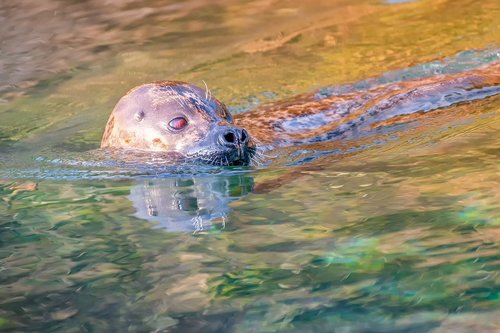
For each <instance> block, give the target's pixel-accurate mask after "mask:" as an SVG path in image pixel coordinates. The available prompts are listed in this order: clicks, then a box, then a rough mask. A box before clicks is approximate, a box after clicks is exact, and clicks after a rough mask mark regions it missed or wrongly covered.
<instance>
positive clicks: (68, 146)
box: [0, 0, 500, 333]
mask: <svg viewBox="0 0 500 333" xmlns="http://www.w3.org/2000/svg"><path fill="white" fill-rule="evenodd" d="M498 17H500V10H499V5H498V3H497V1H489V0H487V1H481V2H477V1H466V0H453V1H451V0H450V1H438V2H436V1H425V0H422V1H410V2H402V1H387V2H386V1H372V0H370V1H368V0H367V1H363V0H357V1H341V0H337V1H333V2H332V1H314V3H310V4H301V3H298V2H290V1H253V2H244V1H183V2H174V1H168V2H164V1H148V2H145V1H108V2H106V3H105V4H101V2H100V1H88V2H87V3H85V5H83V4H82V3H80V2H74V1H55V0H54V1H52V0H43V1H39V2H37V4H36V5H35V4H32V3H31V2H29V1H16V2H7V3H5V4H2V5H0V18H1V20H2V22H3V24H4V26H5V27H9V29H2V30H1V31H0V37H1V39H2V41H4V42H3V43H2V46H1V48H0V51H1V53H2V57H1V58H0V67H1V68H2V73H3V74H2V75H0V81H1V82H0V92H1V95H0V98H1V104H0V179H2V180H1V182H0V198H1V201H0V224H1V226H0V272H1V273H0V330H1V331H6V332H199V331H204V332H274V331H279V332H433V333H436V332H494V331H498V330H499V326H500V322H499V320H498V318H500V307H499V305H500V304H499V289H500V288H499V273H498V272H499V259H500V257H499V254H500V250H499V245H498V240H499V236H500V233H499V227H498V226H499V223H500V218H499V217H500V204H499V202H500V185H499V182H498V179H499V177H500V173H499V168H498V161H499V152H500V136H499V135H498V133H499V131H500V113H499V111H500V110H499V105H500V103H499V102H500V99H499V96H498V95H495V94H493V95H492V96H489V97H484V96H483V97H481V98H478V99H474V100H472V99H471V100H467V101H461V102H460V103H454V104H452V105H449V106H446V107H441V108H439V109H437V110H433V111H431V112H430V113H429V114H428V115H427V116H426V117H422V119H419V120H413V121H411V122H407V123H400V124H397V125H392V126H386V127H384V128H382V129H381V130H379V131H375V132H372V133H369V135H368V134H367V135H364V136H363V135H362V136H359V137H356V138H350V139H349V140H342V141H338V140H333V141H327V142H319V143H310V144H304V145H297V146H293V147H286V148H281V149H275V150H272V151H269V152H266V154H267V155H268V157H266V160H265V161H263V164H262V165H259V166H253V167H248V168H245V167H238V168H235V167H233V168H218V167H201V166H192V167H188V168H186V167H175V166H163V167H160V168H158V167H157V166H154V165H149V164H147V163H146V164H132V165H128V164H120V163H113V161H112V160H109V159H108V160H106V159H103V158H98V157H96V156H98V155H96V154H95V153H93V152H92V150H94V149H96V148H98V146H99V140H100V136H101V133H102V130H103V128H104V125H105V121H106V119H107V117H108V115H109V113H110V111H111V109H112V107H113V105H114V103H115V102H116V101H117V99H118V98H119V97H120V96H121V95H122V94H124V93H125V92H126V91H127V90H128V89H129V88H130V87H132V86H134V85H136V84H140V83H143V82H147V81H151V80H159V79H167V78H168V79H181V80H186V81H191V82H194V83H196V84H198V85H203V81H205V82H207V84H208V86H209V87H210V89H211V90H212V92H213V94H214V95H216V96H217V97H218V98H220V99H221V100H223V101H224V102H225V103H227V104H228V106H229V107H230V108H231V110H232V111H233V112H235V113H238V112H246V111H248V110H249V109H251V108H253V107H257V106H259V105H262V104H264V103H266V102H270V101H276V100H280V99H285V98H288V97H291V96H294V95H296V94H299V93H303V92H310V91H313V90H314V89H319V90H318V93H319V94H335V93H343V92H348V91H358V90H361V89H366V88H368V87H371V86H376V85H379V84H383V83H387V82H397V81H400V80H409V79H414V78H421V77H428V76H433V75H437V74H441V73H444V74H446V73H457V72H462V71H465V70H469V69H474V68H478V67H480V66H482V65H485V64H489V63H493V62H495V61H498V60H499V57H500V55H499V46H498V42H499V41H500V35H499V30H498V28H499V25H500V21H499V19H498ZM14 28H15V29H14ZM35 186H36V190H35Z"/></svg>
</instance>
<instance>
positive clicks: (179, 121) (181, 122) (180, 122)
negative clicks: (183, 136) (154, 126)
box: [168, 117, 188, 131]
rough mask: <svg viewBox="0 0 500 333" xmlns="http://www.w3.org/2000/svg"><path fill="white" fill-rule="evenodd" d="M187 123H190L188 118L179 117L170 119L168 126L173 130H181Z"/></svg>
mask: <svg viewBox="0 0 500 333" xmlns="http://www.w3.org/2000/svg"><path fill="white" fill-rule="evenodd" d="M187 124H188V121H187V120H186V118H184V117H177V118H174V119H172V120H170V122H169V123H168V126H169V127H170V128H171V129H173V130H176V131H180V130H181V129H183V128H184V127H186V126H187Z"/></svg>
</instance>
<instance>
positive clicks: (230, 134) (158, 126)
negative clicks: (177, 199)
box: [101, 81, 254, 165]
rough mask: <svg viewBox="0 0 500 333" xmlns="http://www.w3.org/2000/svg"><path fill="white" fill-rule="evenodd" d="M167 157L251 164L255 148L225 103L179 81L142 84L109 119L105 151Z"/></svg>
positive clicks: (121, 102) (230, 163)
mask: <svg viewBox="0 0 500 333" xmlns="http://www.w3.org/2000/svg"><path fill="white" fill-rule="evenodd" d="M105 147H111V148H126V149H137V150H146V151H155V152H168V153H174V154H178V155H181V156H182V157H184V158H187V159H190V160H191V159H192V160H197V161H202V162H204V163H208V164H216V165H239V164H248V163H249V161H250V158H251V156H252V154H253V152H254V144H253V143H252V141H251V138H250V137H249V135H248V132H247V131H246V130H245V129H242V128H239V127H236V126H234V124H233V120H232V117H231V115H230V114H229V112H228V111H227V110H226V107H225V106H224V104H222V103H221V102H220V101H218V100H217V99H216V98H214V97H212V96H211V94H210V93H209V92H207V91H205V90H203V89H200V88H198V87H196V86H193V85H190V84H188V83H184V82H179V81H162V82H155V83H150V84H144V85H141V86H139V87H136V88H134V89H132V90H131V91H130V92H129V93H128V94H127V95H125V96H124V97H122V98H121V99H120V101H119V102H118V104H117V105H116V106H115V108H114V110H113V112H112V114H111V116H110V117H109V120H108V123H107V125H106V129H105V131H104V135H103V137H102V141H101V148H105Z"/></svg>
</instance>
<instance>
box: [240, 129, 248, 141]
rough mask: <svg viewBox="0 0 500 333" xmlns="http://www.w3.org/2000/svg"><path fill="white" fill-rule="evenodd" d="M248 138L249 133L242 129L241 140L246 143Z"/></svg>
mask: <svg viewBox="0 0 500 333" xmlns="http://www.w3.org/2000/svg"><path fill="white" fill-rule="evenodd" d="M247 140H248V133H247V131H246V130H244V129H243V130H241V142H243V143H245V142H247Z"/></svg>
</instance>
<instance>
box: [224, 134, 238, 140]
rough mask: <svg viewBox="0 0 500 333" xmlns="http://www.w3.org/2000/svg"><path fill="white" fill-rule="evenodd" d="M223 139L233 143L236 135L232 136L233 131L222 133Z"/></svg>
mask: <svg viewBox="0 0 500 333" xmlns="http://www.w3.org/2000/svg"><path fill="white" fill-rule="evenodd" d="M224 140H226V142H229V143H235V142H236V137H235V136H234V133H233V132H227V133H226V134H224Z"/></svg>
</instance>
